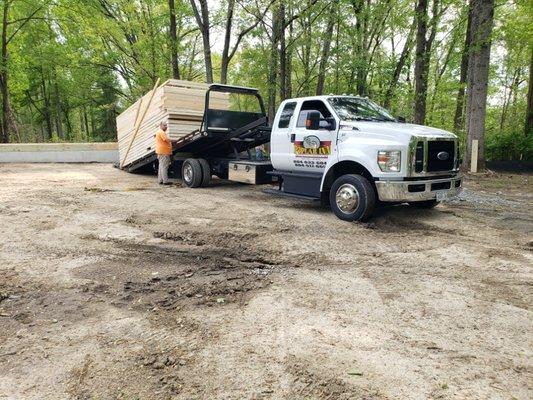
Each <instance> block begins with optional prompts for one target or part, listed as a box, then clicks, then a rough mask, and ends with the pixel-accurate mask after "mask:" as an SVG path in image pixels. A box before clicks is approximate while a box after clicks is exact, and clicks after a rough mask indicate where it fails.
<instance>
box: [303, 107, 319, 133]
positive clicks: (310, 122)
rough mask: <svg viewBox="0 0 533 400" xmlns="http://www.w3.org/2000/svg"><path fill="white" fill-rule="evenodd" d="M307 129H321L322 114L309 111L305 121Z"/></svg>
mask: <svg viewBox="0 0 533 400" xmlns="http://www.w3.org/2000/svg"><path fill="white" fill-rule="evenodd" d="M305 128H306V129H311V130H314V131H316V130H318V129H319V128H320V113H319V112H318V111H309V112H308V113H307V119H306V120H305Z"/></svg>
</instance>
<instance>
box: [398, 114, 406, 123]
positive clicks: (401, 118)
mask: <svg viewBox="0 0 533 400" xmlns="http://www.w3.org/2000/svg"><path fill="white" fill-rule="evenodd" d="M396 119H397V120H398V122H401V123H403V124H405V123H406V122H407V120H406V119H405V117H402V116H401V115H400V116H398V118H396Z"/></svg>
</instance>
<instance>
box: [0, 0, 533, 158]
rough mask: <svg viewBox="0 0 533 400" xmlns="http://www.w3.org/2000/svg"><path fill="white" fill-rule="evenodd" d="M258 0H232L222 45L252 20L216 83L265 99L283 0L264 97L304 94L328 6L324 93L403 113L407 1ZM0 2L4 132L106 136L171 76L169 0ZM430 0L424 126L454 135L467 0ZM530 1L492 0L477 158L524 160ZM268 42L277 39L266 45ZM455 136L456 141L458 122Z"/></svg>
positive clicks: (192, 62) (189, 16) (180, 4)
mask: <svg viewBox="0 0 533 400" xmlns="http://www.w3.org/2000/svg"><path fill="white" fill-rule="evenodd" d="M4 1H5V0H4ZM4 1H0V5H3V4H4ZM229 2H230V0H225V1H221V2H208V5H209V11H210V20H211V25H212V26H211V43H212V49H211V50H212V59H213V60H212V61H213V68H214V76H215V79H217V78H218V76H219V73H220V67H221V64H222V48H223V39H224V29H225V26H226V25H225V24H226V22H227V7H228V3H229ZM260 3H261V2H260ZM264 3H265V4H259V3H258V2H256V1H253V0H242V1H237V2H235V5H234V18H233V29H232V41H231V46H234V45H235V41H236V38H237V36H238V35H239V33H240V32H242V31H243V30H245V29H246V28H247V27H248V26H250V25H251V24H252V23H254V22H256V21H257V22H258V23H257V24H256V26H254V27H253V29H251V30H249V31H247V32H246V35H244V36H243V38H242V39H243V40H242V41H241V42H240V46H239V47H238V49H237V51H236V52H235V55H234V57H233V59H232V60H231V62H230V64H229V77H228V83H230V84H236V85H242V86H252V87H258V88H259V89H260V91H261V93H262V94H263V97H264V98H265V101H267V100H266V97H267V93H269V87H268V85H269V72H270V70H269V68H271V65H273V64H272V63H271V58H272V50H271V48H272V44H271V42H272V38H273V37H275V36H276V35H277V34H276V33H275V32H273V27H274V25H275V24H274V22H275V21H276V18H278V17H277V15H278V14H277V13H278V11H279V10H280V6H281V5H282V4H283V6H284V10H285V22H287V21H290V22H287V23H286V25H285V30H284V33H285V38H284V39H285V44H286V48H285V51H286V53H287V58H286V61H287V69H286V74H287V75H286V76H285V78H286V79H285V81H286V82H287V84H286V86H285V87H283V88H282V87H280V83H279V82H281V79H280V78H281V77H280V76H279V74H280V72H279V71H277V75H278V76H277V79H276V82H277V84H276V87H275V88H274V89H275V97H274V98H273V99H271V101H274V102H275V104H279V102H280V101H281V100H283V96H286V95H292V96H306V95H312V94H314V93H315V92H316V89H317V83H318V80H319V79H318V77H319V74H320V71H319V68H320V60H321V57H322V53H323V50H324V47H325V43H326V42H327V34H326V32H327V27H328V22H329V21H330V18H331V13H330V12H329V11H330V10H332V9H333V10H334V14H333V16H334V20H333V22H334V24H333V27H334V29H333V35H332V40H331V43H330V51H329V57H328V59H327V60H326V64H325V84H324V91H323V92H324V93H326V94H327V93H339V94H357V93H360V94H363V95H366V96H369V97H371V98H372V99H374V100H375V101H377V102H378V103H380V104H387V103H388V104H390V109H391V112H392V113H393V115H397V116H399V115H401V116H405V117H407V119H408V120H409V119H412V117H413V103H414V101H413V98H414V93H413V92H414V83H413V69H414V58H415V55H414V36H413V35H412V33H413V31H412V29H411V28H412V26H413V25H412V24H413V18H414V5H415V4H414V3H415V2H413V1H412V0H392V1H391V0H370V1H362V0H333V1H330V0H318V1H311V0H310V1H306V2H301V1H296V0H286V1H284V2H281V1H280V0H274V1H273V3H272V4H271V5H270V9H269V10H268V11H267V12H266V13H263V11H262V10H264V9H265V7H267V6H268V4H267V2H264ZM10 4H11V8H10V10H9V15H8V20H9V24H8V35H9V36H10V37H11V36H12V40H11V41H10V42H9V45H8V51H9V54H8V62H7V65H6V66H5V68H6V69H7V71H8V73H9V83H8V88H9V96H10V101H11V107H12V109H13V112H14V115H15V119H16V122H17V125H18V127H19V132H18V134H15V133H14V132H11V140H13V141H16V140H21V141H28V142H31V141H50V140H59V141H96V140H115V131H116V127H115V118H116V115H117V114H118V113H120V111H122V110H123V109H124V108H125V107H127V106H129V105H130V104H131V103H132V102H133V101H134V100H135V99H137V98H138V97H139V96H140V95H141V94H143V93H145V92H146V91H148V90H149V89H151V87H152V85H153V84H154V82H155V81H156V79H157V78H160V79H161V80H162V81H164V80H165V79H167V78H170V77H171V62H170V57H171V56H170V54H171V53H170V36H169V21H170V20H169V9H168V1H167V0H133V1H132V0H84V1H79V0H53V1H49V0H25V1H11V2H10ZM175 4H176V17H177V27H176V28H177V36H178V41H177V45H178V46H177V47H178V64H179V70H180V75H181V78H182V79H186V80H196V81H203V80H204V79H205V73H204V67H203V66H204V60H203V47H202V37H201V34H200V30H199V29H198V26H197V22H196V20H195V18H194V16H193V12H192V9H191V6H190V2H189V1H175ZM431 4H432V1H430V9H431ZM441 4H442V8H443V14H442V15H441V16H440V18H439V19H438V24H437V29H436V36H435V42H434V44H433V47H432V51H431V60H430V68H429V88H428V95H427V116H426V123H427V124H428V125H431V126H435V127H439V128H443V129H446V130H453V129H454V128H453V126H454V119H453V116H454V113H455V108H456V103H457V93H458V90H459V75H460V67H461V56H462V52H463V45H464V37H465V32H466V20H467V3H466V2H465V1H460V0H441ZM532 4H533V3H532V2H531V1H527V0H513V1H510V2H499V3H498V5H497V7H496V10H495V27H494V31H493V37H492V43H493V45H492V58H491V69H490V81H489V101H488V102H489V107H488V110H487V120H486V156H487V159H492V160H496V159H510V158H512V159H532V157H533V154H532V150H531V149H532V142H531V140H532V139H531V137H526V136H525V135H524V133H523V130H524V129H523V127H524V122H525V113H526V104H527V101H526V96H527V88H528V82H529V61H530V57H531V52H532V49H533V23H532V20H533V5H532ZM430 17H431V15H430ZM26 18H29V19H28V20H27V21H25V19H26ZM22 21H25V22H22ZM19 28H20V29H19ZM410 32H411V36H409V33H410ZM408 37H410V38H411V39H410V40H411V41H410V42H409V43H410V46H409V51H408V53H407V57H406V59H405V64H404V66H403V68H401V70H400V74H399V76H398V80H397V82H393V75H394V71H395V69H396V67H397V64H398V60H399V58H400V54H401V53H402V50H403V48H404V44H405V43H406V41H407V39H408ZM280 46H281V44H280V43H277V44H276V48H277V49H280V48H281V47H280ZM280 55H281V52H280V54H278V58H279V56H280ZM279 61H280V60H279V59H278V60H277V65H278V68H280V63H279ZM274 65H275V64H274ZM0 68H4V67H3V66H2V65H0ZM271 92H272V91H271ZM388 93H391V95H390V97H389V98H387V97H388V95H387V94H388ZM456 133H457V134H459V135H460V136H461V137H462V138H464V136H465V132H464V129H461V130H460V131H458V132H456ZM17 135H18V136H17Z"/></svg>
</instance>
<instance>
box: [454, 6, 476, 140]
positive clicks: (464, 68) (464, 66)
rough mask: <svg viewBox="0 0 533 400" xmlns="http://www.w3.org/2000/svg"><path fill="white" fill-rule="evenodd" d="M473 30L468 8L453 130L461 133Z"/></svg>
mask: <svg viewBox="0 0 533 400" xmlns="http://www.w3.org/2000/svg"><path fill="white" fill-rule="evenodd" d="M471 29H472V8H471V7H470V5H469V6H468V17H467V23H466V34H465V41H464V46H463V53H462V54H461V72H460V77H459V89H458V91H457V101H456V106H455V115H454V117H453V128H454V130H455V132H459V131H460V130H462V129H463V127H464V119H463V113H464V108H465V84H466V74H467V72H468V57H469V52H470V32H471Z"/></svg>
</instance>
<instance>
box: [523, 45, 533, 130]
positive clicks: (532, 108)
mask: <svg viewBox="0 0 533 400" xmlns="http://www.w3.org/2000/svg"><path fill="white" fill-rule="evenodd" d="M524 134H525V135H526V136H529V135H531V134H533V47H532V48H531V59H530V61H529V88H528V90H527V111H526V124H525V127H524Z"/></svg>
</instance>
